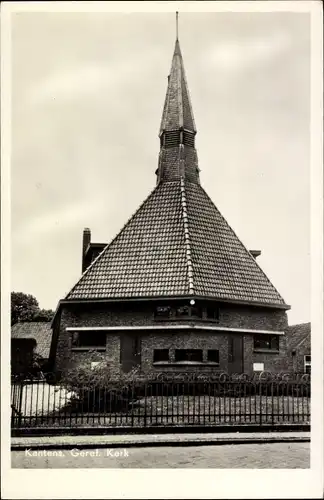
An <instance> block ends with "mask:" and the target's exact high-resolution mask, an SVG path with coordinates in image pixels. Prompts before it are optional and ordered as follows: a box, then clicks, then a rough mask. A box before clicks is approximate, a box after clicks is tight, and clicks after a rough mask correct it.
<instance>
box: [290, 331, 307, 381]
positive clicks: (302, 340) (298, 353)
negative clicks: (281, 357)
mask: <svg viewBox="0 0 324 500" xmlns="http://www.w3.org/2000/svg"><path fill="white" fill-rule="evenodd" d="M286 337H287V356H288V366H289V370H290V371H293V372H297V373H311V324H310V323H302V324H299V325H291V326H288V328H287V330H286Z"/></svg>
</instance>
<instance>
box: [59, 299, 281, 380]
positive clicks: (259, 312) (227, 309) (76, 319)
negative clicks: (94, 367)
mask: <svg viewBox="0 0 324 500" xmlns="http://www.w3.org/2000/svg"><path fill="white" fill-rule="evenodd" d="M155 306H156V303H155V302H154V303H153V302H151V303H145V302H136V303H135V302H129V303H124V304H122V303H119V304H102V305H99V304H97V305H92V306H91V305H89V304H84V305H83V306H82V308H80V306H75V305H69V306H63V308H62V314H61V320H60V326H59V335H58V339H57V346H56V363H55V367H56V369H57V370H59V371H61V370H64V369H65V368H66V367H68V366H71V364H72V363H73V364H75V363H77V362H78V360H81V359H84V357H86V353H85V352H79V351H78V352H76V351H73V352H71V349H70V334H69V333H68V332H66V327H81V326H89V327H96V326H122V325H125V326H130V325H138V326H140V325H152V324H157V321H155V320H154V310H155ZM184 322H185V320H182V321H181V323H184ZM159 324H160V325H165V326H167V325H168V324H172V325H175V324H176V323H175V321H163V322H162V321H160V322H159ZM196 324H198V322H196ZM211 324H213V325H215V323H211ZM204 325H205V326H206V325H208V323H206V322H204ZM217 326H224V327H227V328H229V327H233V328H250V329H261V330H280V331H284V330H285V329H286V326H287V315H286V313H285V311H282V310H279V311H273V310H270V309H266V308H257V307H250V306H236V305H233V304H224V305H223V306H221V313H220V320H219V323H217ZM139 333H140V332H139ZM141 337H142V342H141V346H142V359H141V366H142V369H143V370H145V371H147V370H151V369H152V361H153V349H154V347H155V348H159V347H160V348H163V347H164V348H170V349H175V348H185V347H186V348H199V349H208V348H209V349H213V348H214V349H218V350H219V351H220V368H219V369H221V370H225V371H227V370H228V368H229V367H228V364H227V363H228V335H227V334H225V333H222V332H218V331H217V332H213V333H209V332H206V331H204V332H197V333H196V332H192V333H188V332H177V333H176V332H175V333H170V332H168V331H163V330H162V331H159V332H157V333H144V332H143V333H142V334H141ZM243 349H244V355H243V358H244V366H243V370H244V371H245V372H246V373H251V371H252V366H253V362H263V363H264V368H265V370H269V371H281V370H286V369H287V355H286V341H285V337H281V338H280V354H279V355H278V354H267V353H254V352H253V337H252V336H251V335H247V334H245V335H244V348H243ZM106 354H107V361H108V362H109V363H110V365H111V366H113V367H114V369H115V370H116V372H118V371H119V369H120V336H119V334H116V333H113V334H112V333H107V351H106ZM153 369H155V368H153ZM172 369H175V370H177V368H176V367H172ZM196 369H197V368H196Z"/></svg>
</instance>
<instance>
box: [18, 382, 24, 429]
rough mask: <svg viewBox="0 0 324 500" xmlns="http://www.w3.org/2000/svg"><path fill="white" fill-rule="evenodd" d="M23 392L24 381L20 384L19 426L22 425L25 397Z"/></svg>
mask: <svg viewBox="0 0 324 500" xmlns="http://www.w3.org/2000/svg"><path fill="white" fill-rule="evenodd" d="M23 392H24V381H23V380H22V381H21V384H20V392H19V403H18V428H20V427H21V424H22V412H21V410H22V399H23Z"/></svg>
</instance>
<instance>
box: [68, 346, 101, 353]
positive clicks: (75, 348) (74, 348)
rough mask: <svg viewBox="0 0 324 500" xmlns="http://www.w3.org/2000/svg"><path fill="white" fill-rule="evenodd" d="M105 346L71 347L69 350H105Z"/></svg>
mask: <svg viewBox="0 0 324 500" xmlns="http://www.w3.org/2000/svg"><path fill="white" fill-rule="evenodd" d="M105 350H106V347H71V351H84V352H87V351H105Z"/></svg>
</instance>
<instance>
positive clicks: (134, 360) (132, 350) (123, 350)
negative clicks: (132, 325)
mask: <svg viewBox="0 0 324 500" xmlns="http://www.w3.org/2000/svg"><path fill="white" fill-rule="evenodd" d="M120 363H121V367H122V370H123V372H129V371H131V370H132V369H133V368H135V367H136V366H140V364H141V339H140V337H139V336H138V335H136V334H127V333H124V334H122V335H121V339H120Z"/></svg>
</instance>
